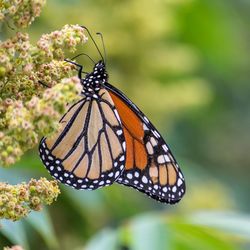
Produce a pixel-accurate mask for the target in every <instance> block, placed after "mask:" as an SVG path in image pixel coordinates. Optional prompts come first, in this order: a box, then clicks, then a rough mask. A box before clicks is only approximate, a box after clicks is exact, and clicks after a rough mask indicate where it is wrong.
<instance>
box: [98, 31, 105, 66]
mask: <svg viewBox="0 0 250 250" xmlns="http://www.w3.org/2000/svg"><path fill="white" fill-rule="evenodd" d="M96 34H97V35H98V36H100V37H101V40H102V48H103V52H104V59H105V61H104V63H105V64H107V63H106V62H107V54H106V48H105V44H104V39H103V35H102V33H101V32H97V33H96Z"/></svg>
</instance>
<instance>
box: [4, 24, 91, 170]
mask: <svg viewBox="0 0 250 250" xmlns="http://www.w3.org/2000/svg"><path fill="white" fill-rule="evenodd" d="M55 37H56V38H57V39H55ZM59 41H60V42H59ZM86 41H87V38H86V36H85V35H84V29H83V28H82V27H80V26H79V25H71V26H70V25H66V26H65V27H63V29H62V30H60V31H55V32H52V33H50V34H45V35H43V36H42V38H41V39H40V40H39V41H38V42H37V45H36V46H34V45H32V44H31V43H30V41H29V36H28V35H27V34H25V33H20V32H18V33H17V34H16V35H15V36H14V37H13V38H11V39H8V40H6V41H4V42H1V43H0V90H1V92H0V131H1V132H0V165H4V166H8V165H11V164H13V163H15V162H16V161H17V160H19V158H20V156H21V155H22V154H23V153H24V152H25V151H26V150H28V149H30V148H32V147H34V146H35V145H36V144H37V142H38V138H39V137H40V136H42V135H48V134H49V133H52V132H53V131H55V130H56V129H57V121H58V120H59V118H60V116H61V115H62V114H63V113H64V112H65V107H66V103H70V102H73V101H75V100H77V98H79V97H78V93H79V92H80V83H79V79H78V78H76V77H73V75H75V74H76V71H75V66H74V65H72V64H70V63H68V62H65V61H63V57H64V53H63V51H64V50H65V49H68V50H71V51H73V50H75V48H76V45H78V44H79V43H84V42H86ZM59 51H60V52H59ZM41 83H44V84H45V85H48V86H49V87H50V88H46V87H45V86H44V85H43V84H41Z"/></svg>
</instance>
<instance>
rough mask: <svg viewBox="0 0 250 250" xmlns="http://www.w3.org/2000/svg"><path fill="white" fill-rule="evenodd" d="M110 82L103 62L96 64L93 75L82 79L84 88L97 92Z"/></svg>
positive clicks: (90, 74)
mask: <svg viewBox="0 0 250 250" xmlns="http://www.w3.org/2000/svg"><path fill="white" fill-rule="evenodd" d="M107 80H108V74H107V72H106V66H105V63H104V62H103V61H102V60H101V61H99V62H98V63H96V64H95V66H94V68H93V70H92V72H91V73H89V74H87V75H86V77H85V78H84V79H82V84H83V87H84V88H90V89H93V90H95V91H97V90H99V89H100V88H101V87H102V86H103V85H104V84H105V82H107Z"/></svg>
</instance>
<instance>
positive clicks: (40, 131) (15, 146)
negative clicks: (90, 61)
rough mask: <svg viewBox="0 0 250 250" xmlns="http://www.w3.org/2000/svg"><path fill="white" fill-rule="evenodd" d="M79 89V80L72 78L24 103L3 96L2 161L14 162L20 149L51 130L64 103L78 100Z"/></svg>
mask: <svg viewBox="0 0 250 250" xmlns="http://www.w3.org/2000/svg"><path fill="white" fill-rule="evenodd" d="M80 89H81V85H80V82H79V79H78V78H77V77H72V78H67V79H65V80H64V81H62V83H60V84H57V85H55V86H54V87H52V88H48V89H46V90H45V91H44V93H43V95H42V97H41V98H38V97H37V96H33V97H32V98H31V99H30V100H29V101H26V102H22V101H20V100H14V101H13V100H12V99H9V98H8V99H6V100H5V101H4V102H3V107H4V108H5V116H4V118H3V119H2V122H3V125H4V127H5V128H6V129H5V130H4V132H0V152H1V153H0V162H1V164H2V165H5V166H8V165H11V164H13V163H15V161H17V160H18V159H19V158H20V156H21V155H22V154H23V152H25V151H26V150H28V149H30V148H32V147H34V146H35V145H36V144H37V143H38V138H39V137H41V136H42V135H49V134H50V133H52V132H54V131H55V130H56V129H57V128H58V120H59V119H60V117H61V115H62V114H63V113H64V112H65V111H66V109H65V108H66V104H67V102H73V101H75V100H77V99H78V98H79V95H78V93H79V91H80ZM1 131H2V130H1Z"/></svg>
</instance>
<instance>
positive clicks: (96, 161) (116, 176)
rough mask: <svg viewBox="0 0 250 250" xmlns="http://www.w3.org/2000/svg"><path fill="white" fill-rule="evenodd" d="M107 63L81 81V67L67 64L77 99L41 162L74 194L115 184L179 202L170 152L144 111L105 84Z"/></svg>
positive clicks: (178, 177) (46, 142) (178, 175)
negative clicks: (74, 72)
mask: <svg viewBox="0 0 250 250" xmlns="http://www.w3.org/2000/svg"><path fill="white" fill-rule="evenodd" d="M91 38H92V37H91ZM98 51H99V50H98ZM100 54H101V53H100ZM101 56H102V54H101ZM105 61H106V60H104V59H103V57H102V60H100V61H99V62H98V63H96V64H95V65H94V67H93V71H92V72H90V73H87V75H86V76H85V77H83V78H82V76H81V73H82V66H81V65H79V64H77V63H74V62H71V63H73V64H75V65H76V66H78V67H79V73H78V76H79V78H80V81H81V84H82V91H81V99H80V100H79V101H78V102H76V103H74V104H71V105H69V107H68V110H67V112H66V113H65V114H64V116H63V117H62V118H61V120H60V121H59V123H60V124H61V127H60V130H59V131H58V132H57V133H56V134H55V135H53V136H52V137H47V138H46V137H43V138H42V140H41V142H40V145H39V153H40V158H41V160H42V162H43V163H44V165H45V166H46V168H47V169H48V171H49V172H50V174H51V175H52V176H53V177H54V178H56V179H57V180H59V181H60V182H62V183H64V184H66V185H69V186H72V187H73V188H75V189H87V190H94V189H97V188H101V187H104V186H109V185H112V184H113V183H115V182H116V183H119V184H123V185H125V186H129V187H132V188H135V189H137V190H138V191H140V192H142V193H145V194H146V195H148V196H150V197H151V198H153V199H155V200H157V201H160V202H163V203H169V204H174V203H176V202H178V201H180V200H181V198H182V197H183V195H184V194H185V189H186V188H185V181H184V177H183V174H182V172H181V170H180V168H179V166H178V164H177V162H176V160H175V158H174V156H173V154H172V152H171V151H170V149H169V146H168V145H167V144H166V143H165V141H164V139H163V137H162V136H161V135H160V133H159V132H158V131H157V129H156V128H155V127H154V126H153V124H152V123H151V122H150V121H149V120H148V118H147V117H146V116H145V115H144V114H143V113H142V111H141V110H140V109H139V108H138V107H137V106H136V105H135V104H134V103H133V102H132V101H131V100H130V99H129V98H128V97H126V96H125V95H124V94H123V93H122V92H121V91H120V90H118V89H117V88H115V87H114V86H112V85H111V84H110V83H108V73H107V71H106V64H105ZM69 62H70V61H69Z"/></svg>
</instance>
